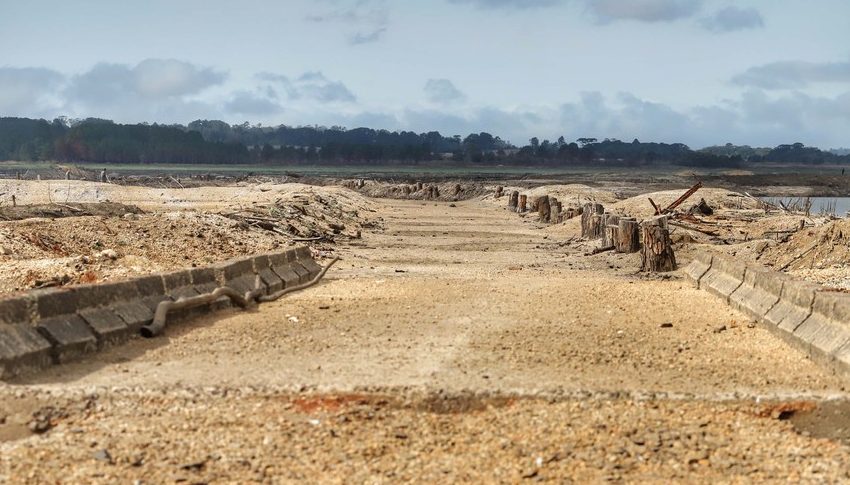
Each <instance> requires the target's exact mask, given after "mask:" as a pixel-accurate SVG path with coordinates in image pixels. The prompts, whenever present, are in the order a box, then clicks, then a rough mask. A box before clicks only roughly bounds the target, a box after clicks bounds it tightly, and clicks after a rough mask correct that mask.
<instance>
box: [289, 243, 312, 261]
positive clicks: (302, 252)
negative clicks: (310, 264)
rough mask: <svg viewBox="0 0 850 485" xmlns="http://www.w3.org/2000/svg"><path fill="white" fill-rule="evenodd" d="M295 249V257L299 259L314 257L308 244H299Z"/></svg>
mask: <svg viewBox="0 0 850 485" xmlns="http://www.w3.org/2000/svg"><path fill="white" fill-rule="evenodd" d="M293 251H294V252H295V259H297V260H298V261H301V260H302V259H313V254H312V253H311V252H310V248H308V247H307V246H298V247H296V248H295V249H293Z"/></svg>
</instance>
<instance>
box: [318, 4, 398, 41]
mask: <svg viewBox="0 0 850 485" xmlns="http://www.w3.org/2000/svg"><path fill="white" fill-rule="evenodd" d="M324 3H326V4H327V3H330V4H332V5H333V6H334V8H332V9H331V10H326V11H323V12H321V13H316V14H311V15H307V16H306V17H305V19H306V20H307V21H308V22H314V23H340V24H343V25H345V26H346V27H355V30H354V31H352V32H351V33H350V34H349V35H348V36H347V37H346V38H347V41H348V44H349V45H353V46H358V45H363V44H370V43H373V42H378V41H379V40H381V39H382V38H383V36H384V34H385V33H386V32H387V29H388V26H389V11H388V9H387V7H386V5H385V2H384V1H383V0H356V1H352V0H336V1H327V2H324Z"/></svg>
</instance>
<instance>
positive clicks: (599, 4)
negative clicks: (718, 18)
mask: <svg viewBox="0 0 850 485" xmlns="http://www.w3.org/2000/svg"><path fill="white" fill-rule="evenodd" d="M586 1H587V9H588V11H589V12H590V13H591V14H592V15H593V16H594V17H596V19H597V21H598V22H599V23H603V24H605V23H609V22H614V21H617V20H636V21H639V22H672V21H674V20H679V19H682V18H688V17H691V16H693V15H694V14H696V13H697V11H699V9H700V7H701V6H702V0H586Z"/></svg>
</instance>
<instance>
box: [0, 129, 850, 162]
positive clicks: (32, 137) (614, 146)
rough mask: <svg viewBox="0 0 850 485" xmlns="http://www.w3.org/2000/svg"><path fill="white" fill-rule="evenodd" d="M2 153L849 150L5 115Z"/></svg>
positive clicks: (713, 153) (818, 153) (60, 156)
mask: <svg viewBox="0 0 850 485" xmlns="http://www.w3.org/2000/svg"><path fill="white" fill-rule="evenodd" d="M0 160H17V161H60V162H90V163H204V164H253V163H260V164H276V163H287V164H292V163H310V164H315V163H322V164H328V165H345V164H362V163H379V164H416V163H419V162H427V161H433V160H445V161H447V162H454V163H467V164H506V165H539V166H570V165H581V166H592V165H611V166H641V165H650V164H654V163H671V164H677V165H683V166H691V167H741V166H746V165H748V164H754V163H765V162H766V163H799V164H844V163H850V154H839V153H830V152H827V151H822V150H820V149H818V148H814V147H806V146H804V145H803V144H802V143H794V144H789V145H779V146H777V147H775V148H751V147H749V146H738V145H732V144H727V145H723V146H714V147H708V148H703V149H700V150H691V149H690V148H689V147H688V146H687V145H684V144H682V143H672V144H667V143H647V142H641V141H638V140H633V141H631V142H623V141H620V140H615V139H609V138H606V139H604V140H598V139H596V138H579V139H577V140H576V141H573V142H567V141H566V140H565V139H564V137H560V138H558V140H556V141H554V142H552V141H549V140H543V141H540V140H538V139H537V138H532V139H531V140H529V142H528V144H527V145H525V146H522V147H517V146H514V145H512V144H510V143H508V142H506V141H504V140H502V139H501V138H499V137H498V136H493V135H491V134H489V133H473V134H470V135H468V136H466V137H465V138H462V137H461V136H460V135H455V136H444V135H441V134H440V133H439V132H436V131H432V132H429V133H418V134H417V133H414V132H410V131H398V132H392V131H387V130H373V129H370V128H355V129H351V130H348V129H345V128H342V127H330V128H326V127H318V126H312V127H310V126H307V127H290V126H284V125H280V126H275V127H264V126H254V125H250V124H248V123H245V124H241V125H229V124H227V123H225V122H223V121H216V120H198V121H193V122H192V123H189V125H188V126H183V125H158V124H147V123H142V124H134V125H123V124H118V123H114V122H112V121H109V120H102V119H93V118H89V119H85V120H68V119H67V118H57V119H55V120H53V121H47V120H43V119H28V118H0Z"/></svg>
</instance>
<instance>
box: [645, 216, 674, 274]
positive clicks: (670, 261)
mask: <svg viewBox="0 0 850 485" xmlns="http://www.w3.org/2000/svg"><path fill="white" fill-rule="evenodd" d="M641 242H642V243H643V244H642V247H641V251H640V257H641V268H640V269H641V271H644V272H653V273H655V272H666V271H675V270H676V256H675V254H673V242H672V241H671V240H670V231H669V229H668V228H667V216H659V217H653V218H652V219H649V220H646V221H643V222H642V223H641Z"/></svg>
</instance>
